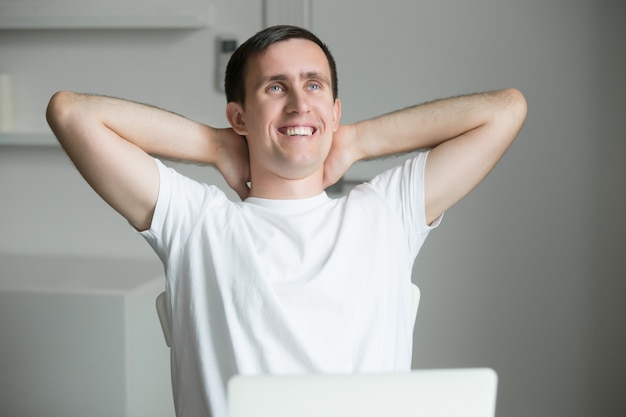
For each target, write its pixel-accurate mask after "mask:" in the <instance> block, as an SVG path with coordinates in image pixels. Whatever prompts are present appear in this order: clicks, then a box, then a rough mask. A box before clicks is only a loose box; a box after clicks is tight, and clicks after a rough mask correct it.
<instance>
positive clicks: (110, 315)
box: [0, 255, 174, 417]
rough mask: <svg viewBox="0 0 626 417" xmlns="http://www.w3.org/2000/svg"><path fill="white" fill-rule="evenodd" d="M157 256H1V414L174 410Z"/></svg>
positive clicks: (125, 413)
mask: <svg viewBox="0 0 626 417" xmlns="http://www.w3.org/2000/svg"><path fill="white" fill-rule="evenodd" d="M164 285H165V279H164V276H163V272H162V268H161V266H160V265H159V264H158V262H156V263H151V262H147V261H129V260H119V259H91V260H90V259H80V258H37V257H19V256H6V255H4V256H0V415H2V416H11V415H13V416H17V415H23V416H26V415H31V416H48V417H52V416H59V417H60V416H90V417H98V416H102V417H105V416H106V417H111V416H128V417H135V416H136V417H140V416H142V417H143V416H151V417H155V416H164V417H165V416H170V417H171V416H173V415H174V407H173V400H172V391H171V379H170V367H169V349H168V348H167V347H166V345H165V341H164V338H163V334H162V331H161V328H160V324H159V321H158V317H157V313H156V310H155V304H154V303H155V299H156V296H157V295H158V294H159V293H160V292H161V291H163V288H164Z"/></svg>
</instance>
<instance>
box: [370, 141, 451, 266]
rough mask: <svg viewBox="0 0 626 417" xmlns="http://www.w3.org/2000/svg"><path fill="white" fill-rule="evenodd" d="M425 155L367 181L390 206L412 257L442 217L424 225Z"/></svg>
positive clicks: (425, 153)
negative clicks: (401, 227) (403, 229)
mask: <svg viewBox="0 0 626 417" xmlns="http://www.w3.org/2000/svg"><path fill="white" fill-rule="evenodd" d="M428 153H429V152H428V151H423V152H419V153H418V154H417V155H416V156H415V157H414V158H411V159H409V160H407V161H405V162H404V163H403V164H402V165H400V166H397V167H394V168H391V169H389V170H387V171H385V172H383V173H381V174H379V175H377V176H376V177H374V178H373V179H372V180H371V181H370V184H371V185H372V186H373V187H374V188H376V190H377V192H378V193H380V194H381V195H382V197H383V198H384V199H385V200H386V201H387V202H388V203H389V204H391V205H392V210H393V211H395V212H396V213H397V214H398V215H399V216H400V219H401V221H402V224H403V226H404V228H405V230H406V232H407V237H408V243H409V246H410V249H411V251H412V252H413V253H414V255H417V252H419V250H420V248H421V246H422V244H423V243H424V241H425V240H426V237H427V236H428V233H430V231H431V230H433V229H434V228H436V227H437V226H439V224H440V222H441V219H442V217H443V215H441V216H439V218H437V219H436V220H435V221H434V222H432V223H431V224H427V223H426V200H425V185H424V171H425V167H426V159H427V158H428Z"/></svg>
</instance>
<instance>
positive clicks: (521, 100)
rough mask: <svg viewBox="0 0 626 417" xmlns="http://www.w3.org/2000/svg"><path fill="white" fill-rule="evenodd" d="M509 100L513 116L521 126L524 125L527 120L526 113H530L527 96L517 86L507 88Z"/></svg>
mask: <svg viewBox="0 0 626 417" xmlns="http://www.w3.org/2000/svg"><path fill="white" fill-rule="evenodd" d="M507 93H508V96H509V97H510V100H509V108H510V111H511V116H512V118H514V119H515V121H516V122H517V124H518V126H519V128H521V127H522V125H523V124H524V121H525V120H526V114H527V113H528V103H527V102H526V97H525V96H524V94H523V93H522V92H521V91H520V90H518V89H517V88H510V89H508V90H507Z"/></svg>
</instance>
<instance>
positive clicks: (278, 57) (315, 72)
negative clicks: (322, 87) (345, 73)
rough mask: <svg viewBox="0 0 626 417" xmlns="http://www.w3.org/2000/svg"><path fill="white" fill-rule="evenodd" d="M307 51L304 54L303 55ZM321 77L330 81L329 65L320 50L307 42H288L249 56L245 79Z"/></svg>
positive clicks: (253, 81) (254, 81) (303, 40)
mask: <svg viewBox="0 0 626 417" xmlns="http://www.w3.org/2000/svg"><path fill="white" fill-rule="evenodd" d="M305 51H306V52H305ZM293 77H300V78H320V79H326V80H328V81H329V80H330V63H329V62H328V58H327V57H326V54H324V51H323V50H322V48H320V47H319V45H317V44H316V43H315V42H312V41H310V40H308V39H299V38H296V39H288V40H284V41H279V42H276V43H274V44H272V45H270V46H269V47H268V48H267V49H266V50H264V51H262V52H259V53H256V54H254V55H252V56H251V57H250V60H249V65H248V71H247V77H246V78H247V79H248V80H249V81H251V82H252V83H253V84H255V85H256V84H257V83H258V82H260V81H261V80H264V79H271V80H279V79H287V78H293Z"/></svg>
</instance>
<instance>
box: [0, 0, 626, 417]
mask: <svg viewBox="0 0 626 417" xmlns="http://www.w3.org/2000/svg"><path fill="white" fill-rule="evenodd" d="M215 3H216V6H215V12H216V19H215V24H214V26H213V27H211V28H208V29H205V30H199V31H182V30H172V31H152V30H148V31H87V32H80V35H78V36H77V34H76V32H72V31H34V32H16V31H0V57H2V58H0V66H1V68H0V70H3V71H7V72H11V73H13V74H14V77H15V83H16V90H17V91H18V93H19V95H18V99H17V103H16V104H17V109H16V111H17V120H16V122H17V127H18V128H19V129H22V130H32V129H44V128H45V121H44V119H43V112H44V109H45V105H46V101H47V99H48V97H49V96H50V95H51V94H52V93H53V92H54V91H56V90H58V89H70V90H79V91H88V92H97V93H104V94H111V95H117V96H123V97H127V98H131V99H135V100H140V101H148V102H150V103H152V104H155V105H159V106H162V107H166V108H168V109H171V110H173V111H176V112H179V113H182V114H185V115H187V116H189V117H192V118H194V119H197V120H200V121H203V122H207V123H212V124H216V125H225V119H224V116H223V108H224V97H223V96H222V95H220V94H219V93H217V92H215V91H214V89H213V79H214V77H213V61H212V57H213V56H214V54H213V40H214V36H215V35H216V34H218V33H222V32H228V33H236V34H238V35H239V36H240V38H241V39H244V38H245V37H247V36H248V35H250V34H252V33H254V32H255V31H256V30H258V29H260V28H261V25H262V22H261V18H260V16H261V2H260V1H255V2H245V1H243V0H228V1H227V0H217V1H216V2H215ZM312 3H313V29H314V30H315V31H316V32H317V33H318V34H319V35H320V36H321V37H322V38H323V39H324V40H325V41H326V42H327V43H328V44H329V46H330V47H331V50H332V51H333V53H334V54H335V57H336V59H337V61H338V66H339V78H340V96H341V98H342V103H343V113H344V121H345V122H351V121H356V120H358V119H362V118H365V117H369V116H373V115H376V114H379V113H381V112H386V111H390V110H393V109H396V108H401V107H404V106H407V105H411V104H416V103H419V102H423V101H427V100H431V99H434V98H437V97H442V96H450V95H456V94H461V93H469V92H473V91H480V90H487V89H496V88H502V87H509V86H514V87H518V88H520V89H521V90H522V91H523V92H524V93H525V94H526V97H527V100H528V104H529V114H528V119H527V122H526V125H525V127H524V128H523V130H522V132H521V134H520V136H519V138H518V140H517V141H516V142H515V143H514V144H513V146H512V148H511V149H510V151H509V152H508V153H507V154H506V155H505V157H504V159H503V160H502V162H501V164H500V165H499V166H498V167H497V168H496V169H495V171H494V172H493V173H492V174H491V175H490V176H489V177H488V178H487V179H486V180H485V182H484V183H483V184H481V185H480V186H479V187H478V188H477V189H476V190H475V191H474V192H473V193H472V194H471V195H470V196H469V197H467V198H466V199H465V200H463V201H462V202H461V203H459V204H458V205H457V206H456V207H454V208H453V209H451V210H450V211H449V212H448V213H447V214H446V216H445V221H444V223H443V224H442V225H441V227H440V228H439V229H438V230H437V231H435V232H434V233H433V234H432V235H431V237H430V239H429V241H428V242H427V243H426V245H425V247H424V249H423V251H422V253H421V254H420V255H419V257H418V262H417V264H416V268H415V275H414V281H415V282H416V283H418V284H419V285H420V287H421V288H422V303H421V306H420V311H419V314H418V321H417V325H416V343H415V352H414V353H415V354H414V367H417V368H430V367H457V366H490V367H493V368H494V369H496V371H498V373H499V376H500V395H499V404H498V415H499V416H501V417H505V416H506V417H517V416H520V417H521V416H528V415H534V416H572V417H578V416H581V417H582V416H587V415H606V416H610V415H618V414H619V413H620V412H622V411H623V410H624V409H625V407H626V402H625V400H624V397H623V395H622V394H623V391H624V384H623V382H622V381H623V375H624V372H626V365H625V361H624V360H623V352H624V351H626V342H625V340H624V339H625V336H624V335H625V333H626V330H625V329H626V326H625V319H624V318H625V317H626V308H625V307H624V303H623V302H622V300H621V299H620V298H623V295H624V294H626V284H625V283H624V278H626V268H625V267H624V263H623V261H621V257H623V253H624V249H626V247H625V246H626V245H625V238H624V236H625V232H626V230H625V229H626V221H625V220H624V219H623V214H624V213H625V212H626V210H625V209H626V203H625V195H624V194H625V192H624V182H625V181H624V179H625V178H626V164H624V162H623V161H624V157H625V156H626V152H625V150H626V149H625V147H626V145H625V144H626V126H625V122H624V120H625V118H624V114H626V108H625V102H626V101H625V100H624V97H625V93H626V85H625V83H624V81H623V75H624V74H626V62H625V59H626V58H625V56H626V54H624V41H625V40H626V26H625V25H623V22H622V19H623V17H624V16H626V4H625V3H623V2H620V1H617V0H616V1H609V0H605V1H591V0H589V1H583V0H568V1H565V0H551V1H540V0H527V1H523V2H522V1H512V0H504V1H503V0H500V1H497V0H477V1H474V2H464V1H458V0H441V1H431V2H426V1H414V0H404V1H395V2H375V1H372V0H344V1H341V2H338V1H332V0H312ZM242 5H245V8H243V10H246V13H245V14H243V15H240V13H239V10H241V9H242ZM391 163H392V161H384V162H383V163H379V164H372V163H368V164H361V165H359V166H356V167H355V168H354V169H353V170H352V171H351V172H350V175H351V176H353V177H365V176H371V175H373V174H374V173H376V172H378V171H380V170H381V169H383V168H384V167H385V166H387V165H389V164H391ZM182 169H183V170H184V171H185V172H187V173H189V174H190V175H193V176H196V177H197V178H200V179H205V180H207V181H220V180H219V177H218V176H217V175H216V174H215V172H214V171H212V170H210V169H201V168H198V167H187V166H185V167H182ZM0 213H2V216H1V217H0V252H1V253H5V254H12V253H17V254H24V253H26V254H35V255H39V254H41V255H55V254H65V253H68V254H71V255H90V256H93V255H95V256H121V257H130V258H148V259H156V258H155V257H154V255H152V254H151V252H150V250H149V248H148V246H147V245H146V244H145V243H144V242H143V241H142V240H141V239H140V238H139V237H137V236H136V235H135V234H134V233H133V232H132V231H131V230H130V229H129V228H128V226H127V225H126V223H125V221H123V220H121V219H120V218H118V216H117V215H116V214H115V213H113V211H112V210H111V209H109V208H108V207H107V206H106V205H105V204H104V203H102V202H100V200H99V199H98V198H97V197H96V196H95V195H94V193H93V192H91V191H90V190H89V189H88V188H87V186H86V185H85V184H83V182H82V179H80V178H79V177H78V175H77V174H76V172H75V170H74V169H73V167H72V166H71V165H70V164H69V162H68V160H67V158H66V157H65V156H64V155H63V154H62V152H61V151H60V150H59V149H57V148H22V147H8V146H5V147H0ZM155 262H156V260H155Z"/></svg>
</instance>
